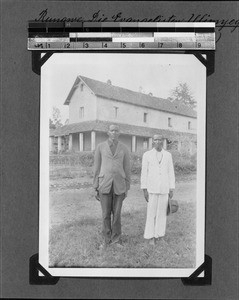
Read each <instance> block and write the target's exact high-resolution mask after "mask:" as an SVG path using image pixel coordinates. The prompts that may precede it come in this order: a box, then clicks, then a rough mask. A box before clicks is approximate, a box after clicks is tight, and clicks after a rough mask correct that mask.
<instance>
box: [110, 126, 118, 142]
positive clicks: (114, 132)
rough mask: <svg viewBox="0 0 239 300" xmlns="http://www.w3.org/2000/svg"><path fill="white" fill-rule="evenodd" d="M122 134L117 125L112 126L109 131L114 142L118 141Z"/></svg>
mask: <svg viewBox="0 0 239 300" xmlns="http://www.w3.org/2000/svg"><path fill="white" fill-rule="evenodd" d="M119 135H120V132H119V127H118V126H116V125H110V127H109V130H108V136H109V138H110V139H111V140H112V141H118V138H119Z"/></svg>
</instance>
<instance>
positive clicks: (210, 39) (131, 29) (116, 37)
mask: <svg viewBox="0 0 239 300" xmlns="http://www.w3.org/2000/svg"><path fill="white" fill-rule="evenodd" d="M49 49H52V50H102V51H105V50H124V49H126V50H130V49H132V50H135V49H141V50H150V49H151V50H160V49H170V50H173V49H177V50H178V49H182V50H187V49H190V50H193V49H197V50H198V49H202V50H215V24H214V23H157V22H155V23H154V22H139V23H135V22H123V23H121V22H120V23H117V22H102V23H99V22H82V23H81V22H73V23H70V22H65V23H64V22H63V23H57V22H51V23H44V22H33V21H32V22H31V21H30V22H29V28H28V50H41V51H42V50H49Z"/></svg>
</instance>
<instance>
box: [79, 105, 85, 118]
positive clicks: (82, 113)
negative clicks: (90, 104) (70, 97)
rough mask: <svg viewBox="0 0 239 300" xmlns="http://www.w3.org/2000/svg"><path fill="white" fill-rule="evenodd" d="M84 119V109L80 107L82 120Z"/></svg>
mask: <svg viewBox="0 0 239 300" xmlns="http://www.w3.org/2000/svg"><path fill="white" fill-rule="evenodd" d="M83 118H84V107H83V106H82V107H80V119H83Z"/></svg>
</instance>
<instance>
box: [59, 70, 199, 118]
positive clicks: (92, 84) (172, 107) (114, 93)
mask: <svg viewBox="0 0 239 300" xmlns="http://www.w3.org/2000/svg"><path fill="white" fill-rule="evenodd" d="M80 81H82V82H84V83H85V84H86V85H87V86H88V88H89V89H90V90H91V91H92V92H93V93H94V94H95V95H96V96H99V97H103V98H105V99H113V100H116V101H120V102H124V103H128V104H133V105H137V106H141V107H147V108H151V109H156V110H160V111H165V112H170V113H173V114H177V115H183V116H188V117H191V118H197V112H196V111H195V110H193V109H191V108H190V107H188V106H186V105H183V104H180V105H179V104H178V103H173V102H171V101H169V100H167V99H162V98H157V97H154V96H151V95H147V94H144V93H141V92H135V91H131V90H129V89H125V88H122V87H118V86H114V85H112V84H109V83H105V82H102V81H98V80H94V79H91V78H88V77H84V76H81V75H79V76H77V78H76V80H75V82H74V84H73V87H72V88H71V90H70V93H69V94H68V96H67V98H66V100H65V103H64V104H65V105H68V104H69V103H70V100H71V97H72V95H73V93H74V91H75V89H76V88H77V87H78V84H79V82H80Z"/></svg>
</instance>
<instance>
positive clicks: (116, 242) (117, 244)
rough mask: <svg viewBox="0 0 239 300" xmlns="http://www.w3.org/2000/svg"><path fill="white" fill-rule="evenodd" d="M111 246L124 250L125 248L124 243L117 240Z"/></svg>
mask: <svg viewBox="0 0 239 300" xmlns="http://www.w3.org/2000/svg"><path fill="white" fill-rule="evenodd" d="M110 244H111V245H116V246H117V247H118V248H123V247H124V246H123V245H122V241H121V240H120V239H116V240H113V241H111V243H110Z"/></svg>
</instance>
